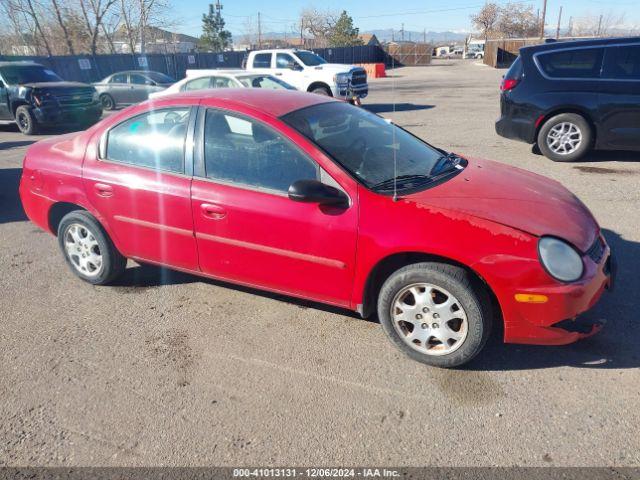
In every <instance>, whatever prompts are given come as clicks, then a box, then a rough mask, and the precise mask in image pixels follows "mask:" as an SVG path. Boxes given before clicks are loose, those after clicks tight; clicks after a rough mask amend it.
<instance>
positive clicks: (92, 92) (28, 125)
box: [0, 62, 102, 135]
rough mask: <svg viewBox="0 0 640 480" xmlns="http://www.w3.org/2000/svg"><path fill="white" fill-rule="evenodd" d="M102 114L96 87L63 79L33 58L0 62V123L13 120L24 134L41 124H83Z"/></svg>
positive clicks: (92, 122)
mask: <svg viewBox="0 0 640 480" xmlns="http://www.w3.org/2000/svg"><path fill="white" fill-rule="evenodd" d="M101 116H102V106H101V104H100V100H99V98H98V93H97V92H96V89H95V88H93V87H92V86H91V85H87V84H85V83H78V82H66V81H64V80H62V79H61V78H60V77H59V76H58V75H57V74H56V73H55V72H53V71H52V70H50V69H48V68H46V67H44V66H42V65H40V64H37V63H33V62H0V124H7V123H14V122H15V123H16V124H17V125H18V128H19V129H20V131H21V132H22V133H24V134H26V135H32V134H34V133H37V132H38V130H39V129H40V128H41V127H44V126H54V125H55V126H57V127H62V126H80V127H82V128H86V127H87V126H90V125H93V124H94V123H96V122H97V121H98V120H99V119H100V117H101Z"/></svg>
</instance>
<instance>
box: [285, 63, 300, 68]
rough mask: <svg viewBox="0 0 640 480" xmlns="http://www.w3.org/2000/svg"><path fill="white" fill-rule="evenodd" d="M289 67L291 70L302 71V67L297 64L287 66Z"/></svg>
mask: <svg viewBox="0 0 640 480" xmlns="http://www.w3.org/2000/svg"><path fill="white" fill-rule="evenodd" d="M287 67H289V69H290V70H302V68H300V65H298V64H297V63H296V62H289V63H288V64H287Z"/></svg>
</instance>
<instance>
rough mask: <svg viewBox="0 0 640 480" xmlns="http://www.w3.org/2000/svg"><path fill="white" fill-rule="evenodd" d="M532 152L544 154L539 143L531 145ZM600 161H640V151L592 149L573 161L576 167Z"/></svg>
mask: <svg viewBox="0 0 640 480" xmlns="http://www.w3.org/2000/svg"><path fill="white" fill-rule="evenodd" d="M531 153H533V154H534V155H542V152H541V151H540V149H539V148H538V146H537V145H533V146H532V147H531ZM599 162H640V152H634V151H624V150H592V151H590V152H589V153H587V154H586V155H585V156H584V158H582V159H581V160H580V161H578V162H572V163H573V164H574V165H575V166H574V168H580V166H581V164H583V163H599ZM585 168H586V167H585ZM595 168H599V167H595ZM595 173H597V172H595ZM602 173H608V172H602Z"/></svg>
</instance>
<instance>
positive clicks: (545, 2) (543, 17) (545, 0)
mask: <svg viewBox="0 0 640 480" xmlns="http://www.w3.org/2000/svg"><path fill="white" fill-rule="evenodd" d="M546 21H547V0H544V1H543V3H542V20H541V21H540V38H544V24H545V22H546Z"/></svg>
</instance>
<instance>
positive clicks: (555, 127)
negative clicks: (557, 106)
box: [537, 113, 593, 162]
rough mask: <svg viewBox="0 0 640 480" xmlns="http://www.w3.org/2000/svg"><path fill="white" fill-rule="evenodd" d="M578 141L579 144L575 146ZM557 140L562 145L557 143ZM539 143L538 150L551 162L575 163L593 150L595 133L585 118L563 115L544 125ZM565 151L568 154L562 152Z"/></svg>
mask: <svg viewBox="0 0 640 480" xmlns="http://www.w3.org/2000/svg"><path fill="white" fill-rule="evenodd" d="M558 136H560V137H559V138H558ZM577 139H579V143H577V144H575V141H576V140H577ZM556 140H557V142H561V143H557V142H556ZM563 140H564V142H563ZM537 142H538V148H540V151H541V152H542V154H543V155H544V156H545V157H547V158H548V159H549V160H553V161H554V162H575V161H576V160H579V159H580V158H582V157H584V156H585V155H586V154H587V153H588V152H589V150H591V146H592V144H593V131H592V130H591V126H590V125H589V123H588V122H587V121H586V120H585V118H584V117H583V116H581V115H578V114H576V113H561V114H560V115H556V116H554V117H551V118H550V119H549V120H547V121H546V122H545V123H544V124H543V125H542V128H540V131H539V132H538V138H537ZM555 145H557V146H555ZM563 149H564V150H565V151H566V153H565V152H563V151H562V150H563Z"/></svg>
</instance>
